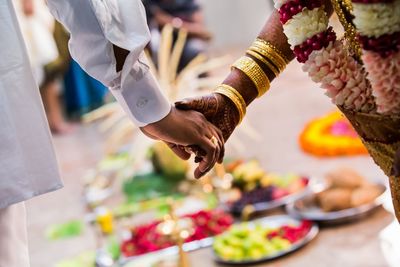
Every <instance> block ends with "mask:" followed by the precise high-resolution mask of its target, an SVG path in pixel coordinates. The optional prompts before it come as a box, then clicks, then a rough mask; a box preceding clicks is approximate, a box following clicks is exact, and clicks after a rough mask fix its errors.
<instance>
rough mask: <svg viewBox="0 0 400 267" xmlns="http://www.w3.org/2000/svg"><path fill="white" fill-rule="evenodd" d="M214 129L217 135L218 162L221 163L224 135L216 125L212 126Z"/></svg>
mask: <svg viewBox="0 0 400 267" xmlns="http://www.w3.org/2000/svg"><path fill="white" fill-rule="evenodd" d="M213 128H214V131H215V132H216V134H217V136H218V139H219V140H218V144H219V146H220V154H219V157H218V163H222V161H223V160H224V156H225V140H224V136H223V134H222V132H221V130H220V129H218V128H217V127H215V126H213Z"/></svg>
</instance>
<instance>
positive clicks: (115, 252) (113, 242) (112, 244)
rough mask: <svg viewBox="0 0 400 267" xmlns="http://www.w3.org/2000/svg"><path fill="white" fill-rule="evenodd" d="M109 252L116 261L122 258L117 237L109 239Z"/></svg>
mask: <svg viewBox="0 0 400 267" xmlns="http://www.w3.org/2000/svg"><path fill="white" fill-rule="evenodd" d="M107 252H108V253H110V255H111V257H112V258H113V259H114V260H117V259H119V258H120V256H121V249H120V243H119V242H118V239H117V237H116V236H111V237H110V238H108V239H107Z"/></svg>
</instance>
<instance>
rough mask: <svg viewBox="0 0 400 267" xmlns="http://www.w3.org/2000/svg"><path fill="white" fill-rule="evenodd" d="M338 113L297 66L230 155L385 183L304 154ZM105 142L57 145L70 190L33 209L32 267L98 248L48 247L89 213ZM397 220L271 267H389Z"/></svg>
mask: <svg viewBox="0 0 400 267" xmlns="http://www.w3.org/2000/svg"><path fill="white" fill-rule="evenodd" d="M333 108H334V107H333V106H332V105H331V104H330V102H329V100H328V99H327V97H325V96H324V95H323V92H322V91H321V89H319V88H317V86H316V85H314V84H313V83H312V82H311V81H310V80H309V79H308V78H307V77H306V76H305V75H304V74H303V73H302V72H301V71H300V66H299V65H298V64H296V63H293V64H292V65H290V66H289V67H288V70H287V71H286V72H285V73H284V74H283V75H282V76H281V77H280V79H279V80H277V81H275V82H274V83H273V86H272V89H271V90H270V92H269V94H268V96H265V97H264V98H262V99H259V100H257V101H255V103H254V104H252V106H251V107H250V109H249V110H248V116H247V117H248V122H249V123H250V124H251V125H252V126H253V128H254V129H255V130H256V131H257V133H258V135H259V137H260V138H259V139H257V138H256V139H253V138H250V137H248V136H246V135H244V134H243V133H241V131H238V133H237V135H238V136H239V137H240V139H241V140H242V145H243V147H242V150H235V149H234V147H233V146H232V144H228V155H236V156H241V157H246V158H251V157H255V158H258V159H259V160H260V161H261V162H262V164H263V166H264V167H265V168H266V169H268V170H272V171H293V172H300V173H305V174H309V175H315V176H320V175H322V174H323V173H325V172H326V171H327V170H330V169H332V168H335V167H336V166H339V165H349V166H352V167H353V168H355V169H357V170H359V171H360V172H361V173H362V174H364V175H365V176H366V177H368V178H370V179H385V178H384V176H383V174H382V172H381V171H380V170H379V169H378V168H377V167H376V166H375V165H374V164H373V162H372V160H371V159H370V158H369V157H354V158H338V159H318V158H315V157H311V156H307V155H305V154H303V153H302V152H301V151H300V150H299V147H298V145H297V137H298V134H299V132H300V130H301V129H302V127H303V126H304V124H305V123H306V122H307V121H308V120H310V119H312V118H314V117H316V116H320V115H323V114H325V113H326V112H328V111H330V110H332V109H333ZM103 141H104V137H102V136H101V135H100V134H99V133H98V131H97V130H96V128H95V127H93V126H81V127H78V129H77V130H76V131H75V133H73V134H72V135H69V136H62V137H55V138H54V143H55V146H56V150H57V154H58V157H59V161H60V166H61V170H62V174H63V177H64V181H65V188H64V189H62V190H60V191H58V192H55V193H52V194H49V195H46V196H42V197H38V198H36V199H34V200H31V201H29V203H28V216H29V236H30V251H31V258H32V267H51V266H54V263H55V262H57V261H59V260H60V259H63V258H66V257H71V256H73V255H76V254H78V253H79V252H81V251H84V250H87V249H91V248H93V247H94V240H93V236H91V235H90V233H86V234H85V235H84V236H82V237H79V238H76V239H71V240H68V241H58V242H49V241H47V240H46V239H45V237H44V230H45V228H46V226H47V225H49V224H51V223H59V222H64V221H65V220H68V219H73V218H79V217H80V216H82V215H83V214H84V212H85V211H84V205H83V202H82V199H81V198H82V197H81V193H82V182H81V180H80V178H81V177H82V175H83V174H84V172H85V170H86V169H88V168H91V167H93V166H94V164H95V163H96V161H97V160H98V159H100V158H101V157H102V152H103ZM392 220H393V217H392V215H390V214H389V213H388V212H386V211H385V210H383V209H380V210H379V211H378V212H376V213H375V214H374V215H372V216H370V217H369V218H367V219H366V220H364V221H363V222H360V223H356V224H351V225H345V226H341V227H334V228H329V229H323V231H322V233H321V234H320V235H319V236H318V238H317V239H316V240H315V241H314V242H312V243H311V244H310V245H309V246H307V247H306V248H304V249H303V250H301V251H299V252H296V253H294V254H292V255H290V256H289V257H287V258H285V259H283V260H278V261H275V262H273V263H270V264H266V265H265V266H274V267H278V266H285V267H294V266H296V267H298V266H316V267H339V266H346V267H359V266H363V267H385V266H388V265H387V264H386V263H385V259H384V257H383V253H382V251H381V248H380V243H379V239H378V236H379V231H380V230H382V229H383V228H384V227H385V226H387V225H388V224H389V223H390V222H391V221H392ZM191 259H192V263H193V266H196V267H205V266H213V261H212V256H211V252H210V250H208V249H206V250H201V251H198V252H195V253H193V254H192V255H191ZM263 266H264V265H263ZM138 267H142V266H138Z"/></svg>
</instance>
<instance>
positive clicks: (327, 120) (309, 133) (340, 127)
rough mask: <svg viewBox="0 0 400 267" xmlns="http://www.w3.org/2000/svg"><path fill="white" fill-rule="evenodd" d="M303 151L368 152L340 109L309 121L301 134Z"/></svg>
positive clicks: (327, 153) (325, 154)
mask: <svg viewBox="0 0 400 267" xmlns="http://www.w3.org/2000/svg"><path fill="white" fill-rule="evenodd" d="M299 144H300V147H301V148H302V149H303V151H305V152H307V153H310V154H312V155H314V156H320V157H330V156H345V155H347V156H350V155H366V154H368V152H367V150H366V148H365V147H364V145H363V143H362V142H361V139H360V138H359V137H358V135H357V133H356V132H355V130H354V129H353V127H352V126H351V124H350V122H349V121H348V120H346V119H345V118H344V117H343V115H342V114H341V113H340V112H339V111H335V112H332V113H329V114H328V115H326V116H323V117H321V118H317V119H314V120H312V121H311V122H309V123H308V124H307V125H306V127H305V128H304V130H303V131H302V133H301V134H300V136H299Z"/></svg>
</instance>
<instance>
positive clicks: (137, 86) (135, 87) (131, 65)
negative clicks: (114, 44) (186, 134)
mask: <svg viewBox="0 0 400 267" xmlns="http://www.w3.org/2000/svg"><path fill="white" fill-rule="evenodd" d="M120 78H121V83H120V86H117V87H114V88H111V92H112V94H113V95H114V97H115V98H116V100H117V101H118V102H119V103H120V104H121V106H122V107H123V109H124V110H125V112H126V113H127V114H128V115H129V116H130V118H131V119H132V120H133V122H134V123H135V124H136V125H137V126H138V127H143V126H146V125H147V124H150V123H153V122H157V121H159V120H161V119H163V118H164V117H166V116H167V115H168V114H169V112H170V111H171V104H170V102H169V101H168V99H167V98H166V97H165V95H164V94H163V93H162V91H161V89H160V87H159V85H158V83H157V81H156V79H155V77H154V76H153V75H152V73H151V72H150V70H149V67H148V66H147V65H146V64H144V63H143V62H141V60H140V59H139V60H137V61H135V60H134V56H133V55H132V53H131V54H129V55H128V57H127V58H126V61H125V64H124V67H123V69H122V71H121V77H120Z"/></svg>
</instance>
